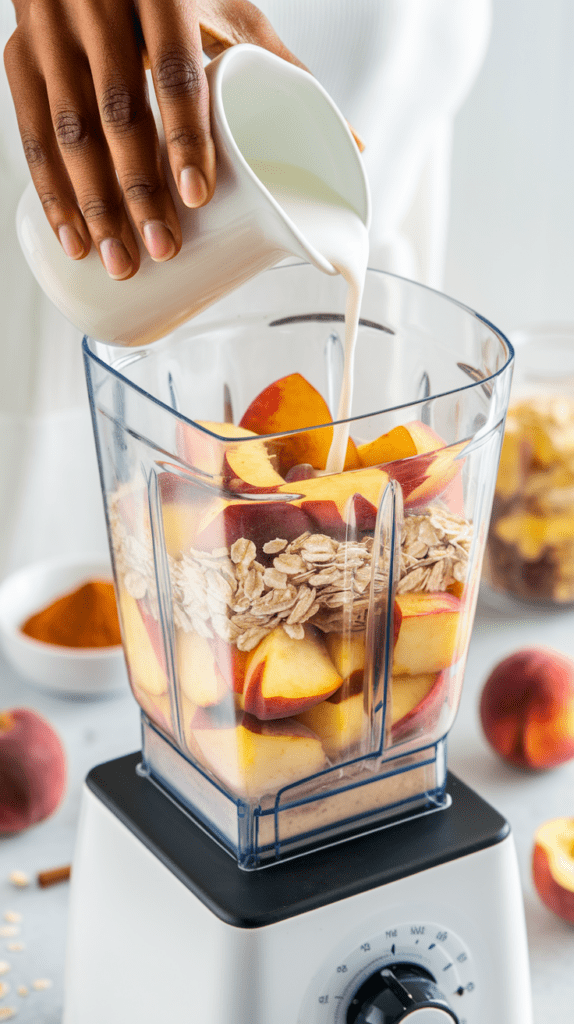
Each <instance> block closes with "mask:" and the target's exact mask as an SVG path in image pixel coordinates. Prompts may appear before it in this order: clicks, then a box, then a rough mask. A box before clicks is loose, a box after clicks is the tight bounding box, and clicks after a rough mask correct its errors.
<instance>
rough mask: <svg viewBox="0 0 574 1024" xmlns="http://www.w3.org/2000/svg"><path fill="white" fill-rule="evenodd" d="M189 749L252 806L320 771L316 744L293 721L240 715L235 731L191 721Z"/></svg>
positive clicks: (199, 719) (320, 756) (232, 727)
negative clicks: (250, 801)
mask: <svg viewBox="0 0 574 1024" xmlns="http://www.w3.org/2000/svg"><path fill="white" fill-rule="evenodd" d="M189 732H190V733H191V735H190V737H189V739H190V740H191V744H192V749H195V750H197V751H198V756H199V757H200V759H201V760H202V761H203V763H204V764H205V765H206V766H207V767H208V768H210V769H211V771H212V772H213V773H214V775H216V776H217V778H218V779H220V781H221V782H222V783H223V784H224V785H226V786H227V787H228V788H229V789H230V790H231V791H232V793H234V794H236V795H238V796H241V797H244V798H246V799H250V800H257V799H259V798H260V797H262V796H264V795H265V794H266V793H272V794H275V793H277V792H278V791H279V790H280V789H282V788H283V787H284V786H288V785H291V784H293V783H295V782H299V781H300V780H302V779H305V778H307V777H308V776H309V775H315V774H316V773H317V772H319V771H321V770H322V768H324V767H325V763H326V762H325V752H324V750H323V747H322V744H321V741H320V739H319V738H318V737H317V736H315V735H314V733H312V732H311V730H310V729H307V728H306V727H305V726H304V725H302V724H301V722H298V721H296V720H295V719H292V718H290V719H284V720H283V721H280V722H260V721H258V720H257V719H256V718H253V717H252V716H251V715H246V714H244V715H240V716H239V719H238V721H237V724H236V725H230V726H219V727H215V728H214V727H213V726H212V725H211V724H210V722H209V720H208V719H207V718H206V716H205V712H203V714H202V715H196V716H195V717H194V718H192V720H191V723H190V727H189Z"/></svg>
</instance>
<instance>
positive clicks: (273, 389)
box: [240, 373, 361, 476]
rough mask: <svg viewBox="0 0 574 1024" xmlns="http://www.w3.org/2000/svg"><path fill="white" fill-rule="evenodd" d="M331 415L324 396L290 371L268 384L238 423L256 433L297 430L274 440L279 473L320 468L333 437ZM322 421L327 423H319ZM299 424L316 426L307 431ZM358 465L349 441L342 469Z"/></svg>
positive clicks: (355, 454)
mask: <svg viewBox="0 0 574 1024" xmlns="http://www.w3.org/2000/svg"><path fill="white" fill-rule="evenodd" d="M332 422H333V417H332V416H331V412H330V409H329V406H328V405H327V403H326V401H325V399H324V398H323V396H322V395H321V394H319V392H318V391H317V389H316V388H314V387H313V385H312V384H310V383H309V381H308V380H306V378H305V377H303V376H302V375H301V374H300V373H290V374H289V375H288V376H287V377H283V378H281V380H276V381H274V383H273V384H269V386H268V387H266V388H265V389H264V390H263V391H262V392H261V393H260V394H259V395H257V397H256V398H254V399H253V401H252V403H251V405H250V406H249V408H248V409H246V411H245V413H244V414H243V416H242V417H241V422H240V425H241V426H242V427H245V428H246V429H248V430H253V431H254V432H255V433H256V434H282V433H286V432H288V431H290V430H296V431H300V432H299V433H296V434H291V435H290V436H289V437H284V438H280V439H278V440H277V441H276V442H275V448H276V450H277V453H278V458H279V466H278V469H279V472H280V474H281V475H282V476H285V475H286V473H288V471H289V470H290V469H291V468H292V467H293V466H298V465H301V464H303V463H309V464H310V465H311V466H313V467H314V469H324V468H325V466H326V465H327V456H328V455H329V449H330V447H331V442H332V440H333V427H332V426H329V425H328V424H331V423H332ZM323 424H327V425H326V426H323ZM303 427H314V428H317V427H320V428H321V429H314V430H310V431H308V432H305V431H302V428H303ZM360 465H361V463H360V461H359V457H358V455H357V450H356V448H355V445H354V442H353V441H352V440H349V444H348V447H347V457H346V460H345V469H357V468H358V467H359V466H360Z"/></svg>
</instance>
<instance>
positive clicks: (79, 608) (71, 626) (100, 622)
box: [21, 580, 122, 647]
mask: <svg viewBox="0 0 574 1024" xmlns="http://www.w3.org/2000/svg"><path fill="white" fill-rule="evenodd" d="M21 630H22V632H23V633H25V634H26V636H30V637H32V638H33V639H34V640H41V641H42V642H43V643H45V644H57V645H58V646H60V647H112V646H115V645H117V644H121V642H122V638H121V633H120V624H119V620H118V611H117V606H116V598H115V594H114V588H113V585H112V584H111V583H108V582H106V581H105V580H89V581H88V582H87V583H84V584H83V586H81V587H78V588H77V589H76V590H72V591H71V592H70V593H68V594H64V595H63V597H60V598H58V599H57V600H56V601H53V602H52V604H49V605H48V606H47V607H46V608H42V609H41V611H39V612H36V614H35V615H31V616H30V618H29V619H27V620H26V622H25V623H24V625H23V626H21Z"/></svg>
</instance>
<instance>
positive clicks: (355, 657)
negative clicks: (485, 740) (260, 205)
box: [64, 263, 531, 1024]
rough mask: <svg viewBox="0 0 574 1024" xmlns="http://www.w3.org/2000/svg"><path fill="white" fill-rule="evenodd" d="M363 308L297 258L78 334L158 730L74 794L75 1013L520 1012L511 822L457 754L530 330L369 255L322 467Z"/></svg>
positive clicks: (349, 1023)
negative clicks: (221, 291) (91, 335)
mask: <svg viewBox="0 0 574 1024" xmlns="http://www.w3.org/2000/svg"><path fill="white" fill-rule="evenodd" d="M344 300H345V285H344V282H343V281H342V280H341V279H340V278H339V277H329V276H325V275H319V274H317V272H316V271H315V270H314V269H313V268H312V267H310V266H309V265H307V264H300V263H291V264H290V265H288V266H285V265H283V266H279V267H276V268H274V269H272V270H267V271H266V272H265V273H263V274H261V275H260V276H259V277H257V278H254V279H252V280H250V281H248V282H247V283H246V284H244V285H243V286H242V287H241V288H240V289H239V290H238V291H236V292H235V293H234V295H233V296H232V297H226V298H224V299H222V300H220V301H219V302H218V303H216V304H215V305H213V306H211V307H210V308H209V309H207V310H205V311H204V312H203V313H201V314H200V315H199V316H197V317H196V318H195V319H194V320H193V321H191V322H190V323H188V324H186V325H184V326H183V327H179V328H178V329H177V330H176V331H174V332H173V333H172V334H171V335H170V336H168V337H167V338H164V339H163V340H160V341H158V342H156V344H155V345H154V346H153V347H151V348H150V347H141V348H130V349H129V350H125V349H124V350H121V349H117V348H114V347H113V346H108V345H105V344H103V343H99V342H97V341H93V340H90V339H88V338H85V339H84V355H85V363H86V371H87V379H88V389H89V394H90V401H91V406H92V413H93V422H94V431H95V437H96V445H97V451H98V458H99V465H100V473H101V483H102V490H103V496H104V503H105V509H106V516H107V523H108V530H109V541H110V550H111V554H112V560H113V565H114V575H115V582H116V588H117V597H118V608H119V613H120V619H121V625H122V634H123V643H124V649H125V654H126V662H127V667H128V673H129V678H130V684H131V687H132V690H133V694H134V696H135V698H136V700H137V702H138V704H139V705H140V708H141V722H142V749H141V751H138V752H136V753H131V754H127V755H126V756H125V757H122V758H120V759H118V760H116V761H113V762H110V763H108V764H106V765H101V766H99V767H97V768H95V769H94V770H93V771H92V772H91V773H90V775H89V777H88V779H87V782H86V786H85V789H84V794H83V803H82V812H81V820H80V826H79V833H78V845H77V851H76V857H75V861H74V873H73V874H74V877H73V886H72V897H71V910H70V931H69V952H68V962H67V973H66V1008H65V1014H64V1021H65V1024H96V1022H98V1024H100V1022H101V1021H102V1020H106V1021H108V1022H109V1024H120V1022H121V1024H136V1022H138V1024H142V1022H150V1024H151V1022H152V1021H154V1022H155V1021H157V1020H158V1019H161V1020H173V1021H178V1022H184V1021H190V1022H192V1021H193V1022H199V1021H205V1022H206V1024H230V1022H231V1021H235V1022H237V1024H395V1022H398V1021H408V1024H453V1022H458V1024H484V1022H485V1021H489V1022H490V1024H528V1022H529V1021H531V1007H530V996H529V978H528V958H527V947H526V935H525V927H524V918H523V909H522V898H521V889H520V880H519V875H518V868H517V862H516V856H515V851H514V846H513V839H512V836H511V834H510V829H509V826H508V823H507V822H506V821H505V820H504V819H503V818H502V817H501V816H500V815H499V814H498V813H497V812H496V811H495V810H494V809H493V808H491V807H490V806H488V805H487V804H486V803H485V802H484V801H483V800H482V799H481V798H480V797H479V796H478V795H477V794H475V793H474V792H473V791H472V790H470V789H469V788H468V787H467V786H465V785H464V784H463V783H462V782H461V781H460V780H458V779H457V778H455V777H454V776H452V775H451V774H450V773H449V772H448V770H447V765H446V742H447V735H448V732H449V730H450V728H451V726H452V724H453V721H454V718H455V715H456V711H457V706H458V702H459V699H460V693H461V687H462V683H463V674H464V666H465V659H466V652H467V648H468V643H469V639H470V633H471V628H472V622H473V616H474V609H475V603H476V598H477V592H478V585H479V579H480V570H481V563H482V555H483V550H484V543H485V538H486V532H487V528H488V519H489V514H490V508H491V503H492V497H493V490H494V483H495V477H496V467H497V464H498V456H499V451H500V444H501V438H502V430H503V426H504V418H505V414H506V408H507V404H508V396H509V388H510V380H511V366H512V358H513V352H512V348H511V346H510V345H509V343H508V342H507V341H506V339H505V338H504V337H503V335H502V334H501V333H500V332H499V331H497V330H496V329H495V328H494V327H493V326H492V325H491V324H489V323H488V322H487V321H485V320H484V319H483V318H481V317H480V316H478V315H476V314H475V313H473V312H472V311H471V310H469V309H468V308H466V307H464V306H462V305H460V304H459V303H457V302H455V301H452V300H450V299H448V298H446V297H445V296H443V295H440V294H439V293H437V292H434V291H432V290H430V289H428V288H425V287H423V286H421V285H417V284H414V283H412V282H409V281H406V280H404V279H400V278H397V277H395V276H393V275H390V274H386V273H381V272H376V271H369V272H368V274H367V280H366V287H365V293H364V298H363V303H362V308H361V318H360V324H359V332H358V340H357V351H356V360H355V385H354V394H353V408H352V416H351V419H350V422H349V443H348V446H347V455H346V459H345V468H344V469H343V471H342V472H338V473H326V472H325V470H324V466H325V462H326V455H327V453H328V450H329V447H330V444H331V441H332V437H333V430H334V429H337V427H336V425H335V426H334V425H333V422H332V418H331V412H332V411H333V410H335V409H336V408H337V400H338V396H339V393H340V389H341V381H342V372H343V346H342V341H341V325H342V321H343V309H344ZM293 410H296V421H297V422H296V424H295V425H294V423H293V420H292V419H290V415H289V414H290V413H292V412H293ZM286 424H287V425H286Z"/></svg>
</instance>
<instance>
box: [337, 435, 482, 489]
mask: <svg viewBox="0 0 574 1024" xmlns="http://www.w3.org/2000/svg"><path fill="white" fill-rule="evenodd" d="M465 443H466V442H461V443H460V444H456V445H451V446H450V447H449V448H447V446H446V443H445V441H444V440H443V438H442V437H441V436H440V434H437V433H436V432H435V431H434V430H433V429H432V428H431V427H429V426H427V424H426V423H421V421H420V420H412V422H410V423H405V424H404V426H400V427H395V428H394V429H393V430H390V431H389V433H388V434H382V435H381V436H380V437H378V438H376V439H375V440H374V441H370V442H369V443H368V444H363V445H359V447H358V448H357V453H358V455H359V458H360V460H361V464H362V465H363V466H375V465H382V464H384V465H385V467H386V469H387V470H388V472H389V474H390V476H392V477H393V478H394V479H395V480H398V482H399V483H400V485H401V487H402V490H403V497H404V499H405V503H406V504H407V506H409V507H411V506H414V505H423V504H427V503H428V502H429V501H431V499H432V498H436V497H437V495H439V494H442V493H443V491H445V490H446V488H447V487H448V485H449V484H451V482H452V481H454V480H455V478H456V477H457V476H458V475H459V474H460V471H461V468H462V464H461V463H460V462H459V461H458V460H457V456H458V455H459V454H460V452H461V451H462V449H463V447H464V444H465ZM456 500H457V502H459V501H460V495H459V494H457V495H456Z"/></svg>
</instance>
